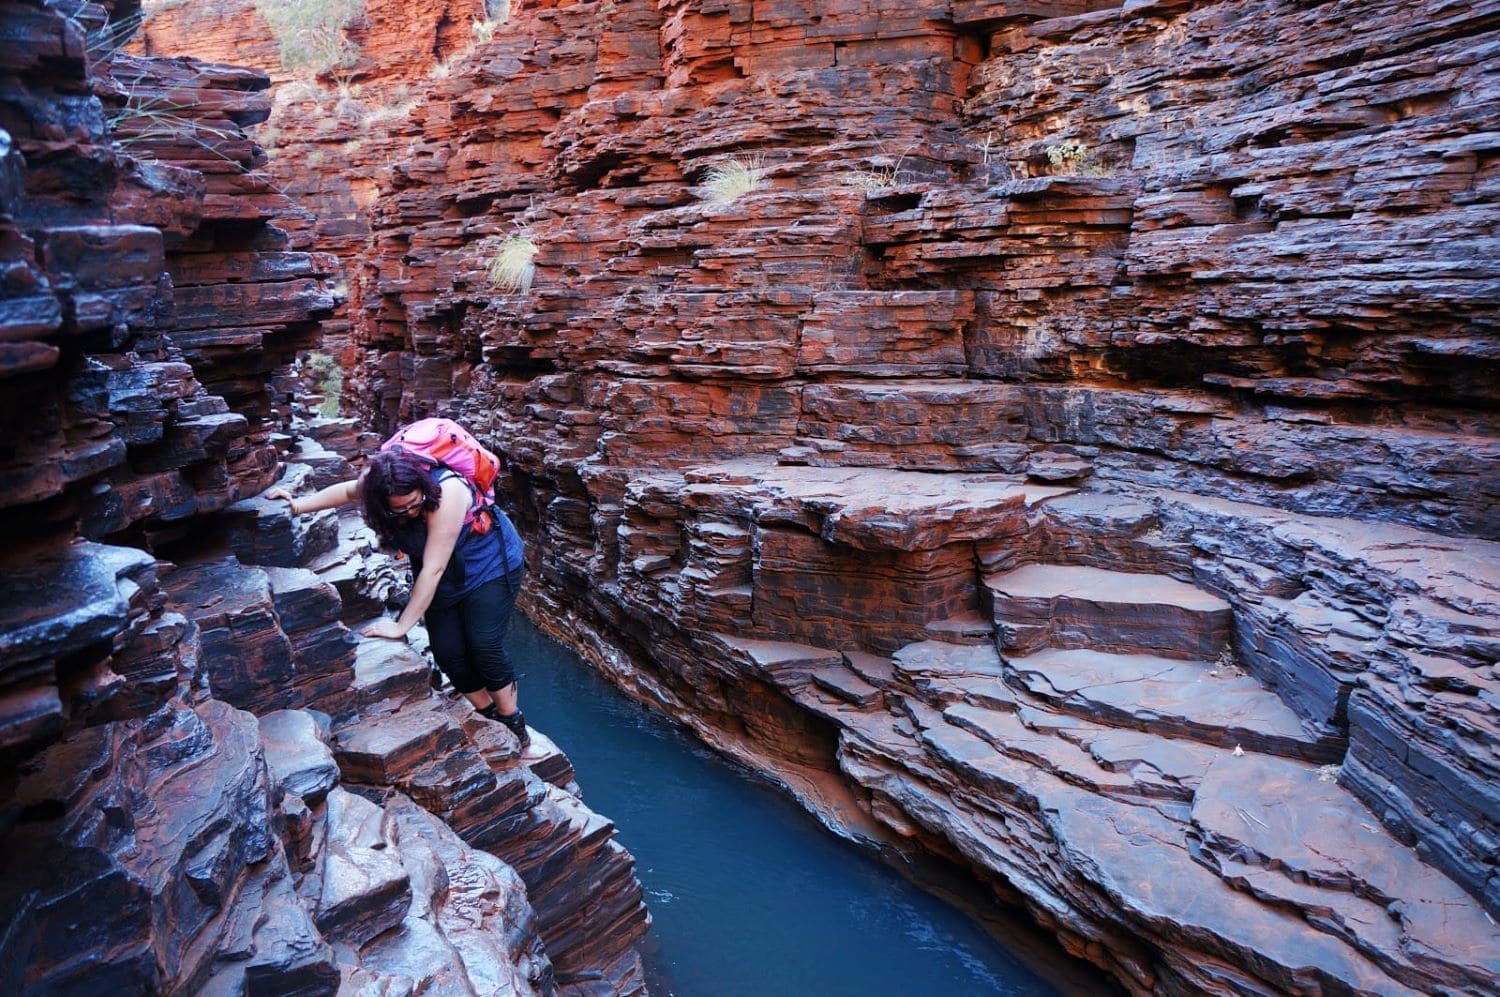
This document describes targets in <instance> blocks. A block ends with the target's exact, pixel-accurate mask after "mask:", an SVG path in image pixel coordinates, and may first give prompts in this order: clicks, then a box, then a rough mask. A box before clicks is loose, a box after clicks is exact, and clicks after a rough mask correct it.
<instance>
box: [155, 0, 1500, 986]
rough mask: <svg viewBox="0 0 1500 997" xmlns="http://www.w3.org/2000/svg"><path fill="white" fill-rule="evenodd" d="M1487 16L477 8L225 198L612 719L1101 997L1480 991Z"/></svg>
mask: <svg viewBox="0 0 1500 997" xmlns="http://www.w3.org/2000/svg"><path fill="white" fill-rule="evenodd" d="M371 9H375V8H374V7H373V6H372V8H371ZM424 16H425V15H424ZM1496 18H1497V14H1496V11H1495V10H1494V9H1493V8H1492V6H1491V5H1488V4H1485V3H1436V2H1434V3H1421V4H1416V5H1412V4H1399V3H1394V2H1383V0H1363V2H1346V3H1340V2H1332V3H1300V2H1288V0H1235V2H1220V3H1201V4H1194V3H1178V2H1161V3H1158V2H1150V0H1146V2H1139V3H1130V4H1126V5H1124V6H1123V7H1122V6H1116V5H1113V4H1109V3H1105V2H1088V0H1080V2H1076V3H1074V2H1058V3H1010V2H972V3H971V2H952V3H941V4H931V5H926V6H921V7H917V8H913V7H911V6H910V5H908V6H905V7H902V6H900V5H895V4H885V3H873V2H868V0H851V2H848V3H833V4H828V3H820V4H805V3H795V2H792V3H756V2H750V0H744V2H724V3H718V2H715V3H701V2H696V0H661V2H657V3H651V2H646V0H640V2H633V0H626V2H606V3H593V2H573V3H570V2H559V3H550V2H536V3H530V2H521V3H517V4H514V5H513V10H512V12H511V16H510V19H509V20H508V21H507V22H506V23H505V24H504V25H502V26H501V27H500V28H499V29H498V30H497V31H496V32H495V33H494V36H493V38H491V39H490V40H488V41H485V42H482V43H480V44H477V45H475V46H474V47H473V48H472V49H471V50H469V51H466V52H465V51H461V52H460V53H459V54H458V57H457V58H456V59H453V60H451V61H445V62H443V63H442V64H441V65H440V66H439V65H438V63H437V59H436V58H434V60H433V63H432V69H431V70H430V71H429V76H430V78H429V81H428V82H426V83H422V84H419V86H418V89H417V91H415V92H414V93H412V94H411V95H410V96H411V97H413V98H414V102H413V103H411V104H410V105H406V104H404V103H403V105H402V114H401V115H400V117H399V120H397V121H396V122H395V123H394V124H392V125H391V126H390V128H389V131H384V132H382V133H381V134H382V136H384V137H382V138H381V139H379V140H378V141H375V142H373V143H371V144H368V145H361V146H360V147H358V148H357V149H351V148H349V147H347V146H346V147H345V151H346V152H347V153H348V160H349V161H350V163H351V164H352V166H353V167H354V168H353V169H352V170H350V171H340V172H339V174H338V176H336V177H335V176H332V175H331V171H330V170H329V168H328V158H327V153H328V151H329V148H330V146H329V142H330V140H329V139H328V138H327V137H326V136H327V135H340V132H339V130H338V128H334V129H331V130H330V129H328V127H327V125H326V122H327V121H328V120H330V117H331V116H330V115H329V114H324V115H323V116H322V118H321V119H320V120H316V121H314V120H304V121H303V122H302V123H301V124H297V123H296V122H295V120H294V118H293V117H290V116H289V117H283V118H282V119H281V121H282V122H283V123H287V122H291V123H292V125H291V127H290V128H287V129H286V131H285V132H284V136H285V141H284V144H283V146H282V150H281V153H280V155H279V156H278V158H277V160H276V163H275V169H276V170H277V171H280V172H282V174H283V175H285V176H288V177H293V176H296V177H303V178H306V177H311V176H314V175H316V176H318V177H319V178H320V179H318V180H308V179H304V180H302V181H300V182H305V183H317V184H322V185H325V187H327V188H328V189H330V190H331V189H335V188H338V189H342V188H340V187H339V185H343V184H347V185H348V187H349V190H350V191H356V190H358V191H362V192H363V193H362V194H360V195H359V196H350V197H349V198H348V200H347V204H348V205H351V206H352V207H353V208H354V209H355V210H354V218H355V220H354V221H353V222H352V223H351V225H350V226H349V227H348V228H347V230H346V233H345V234H340V235H338V236H334V235H333V234H332V233H330V234H329V239H330V241H329V242H328V245H330V246H333V245H335V241H334V240H335V239H345V240H346V241H344V242H340V243H337V245H338V246H339V247H340V248H341V250H342V251H345V252H347V249H343V247H347V246H348V245H350V244H351V243H353V242H358V241H359V238H363V233H364V231H365V229H366V228H368V231H369V232H370V235H369V241H368V244H367V245H366V246H365V247H364V248H362V249H360V250H359V251H358V252H357V253H356V255H355V258H354V260H353V261H352V265H353V266H354V267H355V269H354V271H353V279H352V280H351V286H350V301H351V309H352V310H351V312H350V323H351V325H352V329H351V332H350V336H351V338H350V339H349V340H347V341H348V342H350V343H352V346H350V347H349V348H347V349H346V350H345V353H344V357H345V359H346V361H348V362H349V370H348V374H349V377H350V380H351V382H352V391H351V393H350V396H349V397H350V403H349V404H350V405H351V411H357V412H359V413H360V414H362V415H366V416H368V417H369V418H370V420H371V421H372V423H373V425H374V426H375V427H376V428H380V429H388V428H390V427H392V426H393V425H394V424H396V423H397V422H399V421H401V420H404V419H407V418H411V417H413V416H417V415H426V414H430V413H432V412H435V411H441V412H444V413H449V414H453V415H455V416H458V417H460V418H462V419H464V420H466V421H467V422H469V423H470V424H471V425H472V426H473V427H474V428H475V429H476V430H478V431H480V432H481V434H482V435H484V436H486V437H487V438H488V439H489V440H490V441H491V442H493V443H494V444H495V445H496V448H497V449H499V450H502V451H503V452H505V453H506V454H507V457H508V459H509V464H510V479H509V480H508V482H507V485H508V493H509V494H510V496H511V501H512V502H513V511H514V513H515V518H516V519H517V521H518V522H519V523H520V524H521V525H522V526H523V528H524V530H525V532H526V533H527V536H528V539H529V540H530V541H531V550H532V552H533V555H532V556H533V560H534V564H535V567H536V568H537V569H538V570H537V572H536V573H537V575H538V576H539V577H540V578H541V579H542V580H543V583H544V587H543V588H541V589H540V590H539V594H538V595H537V596H536V598H535V600H534V602H533V604H532V606H531V609H532V611H533V613H534V615H536V616H537V617H538V618H540V619H541V620H543V621H544V622H546V623H548V624H549V625H550V626H551V627H552V628H553V629H554V630H555V631H556V632H557V633H559V635H561V636H564V637H566V638H568V639H571V640H573V641H574V642H575V643H576V644H579V645H581V647H582V649H583V650H585V652H586V653H588V654H589V655H590V656H591V657H592V658H593V659H594V660H595V661H596V662H597V663H598V664H599V665H600V667H601V668H603V669H605V670H606V671H608V672H609V673H610V674H611V675H612V676H613V677H614V678H615V679H616V681H618V682H619V683H620V684H621V685H622V686H624V687H625V688H627V689H630V690H631V691H633V692H634V693H635V694H637V695H639V696H641V697H642V698H645V699H648V700H650V701H652V702H654V703H656V704H657V705H659V706H661V707H663V708H664V709H666V710H668V711H669V712H671V713H673V714H674V715H675V716H677V717H679V718H680V719H682V720H683V721H684V722H685V723H688V724H690V725H692V726H693V727H694V728H695V729H697V730H698V731H699V732H700V733H701V734H702V735H703V736H704V738H705V739H706V740H708V741H710V742H711V743H714V744H716V745H717V746H719V747H720V748H721V749H722V750H724V751H726V752H729V753H731V754H734V755H736V756H738V757H741V758H743V759H745V760H747V761H750V762H751V763H753V764H756V765H758V766H759V767H761V768H762V769H764V770H766V771H768V772H771V773H773V774H775V775H776V776H777V777H778V778H780V779H782V780H783V782H784V783H785V784H786V785H788V786H789V787H790V788H791V789H793V791H794V792H796V793H798V795H799V796H801V798H802V799H803V800H804V801H805V802H806V803H807V804H808V805H809V806H810V807H811V808H813V809H814V810H816V811H818V812H819V813H820V814H821V815H822V816H823V817H824V818H825V819H826V820H828V821H829V822H830V823H832V824H837V825H839V826H841V827H843V828H844V829H845V830H846V831H847V832H848V833H850V834H852V835H856V836H861V837H864V838H866V839H867V840H869V841H871V842H872V843H874V844H877V845H880V846H882V847H886V848H891V849H895V850H897V851H901V852H904V853H906V854H907V855H909V856H913V857H919V856H921V855H923V854H937V855H940V856H943V857H944V858H947V859H952V860H954V861H958V862H960V863H963V864H965V865H967V866H969V867H970V868H972V869H973V870H974V871H975V872H976V874H977V875H978V876H980V877H981V878H982V879H983V881H985V882H986V883H988V884H989V885H991V886H992V887H993V889H994V890H995V892H996V894H997V896H999V897H1002V898H1004V899H1006V900H1008V901H1013V902H1019V903H1022V904H1024V905H1025V906H1027V908H1028V909H1029V910H1030V911H1031V912H1032V913H1033V915H1034V916H1035V917H1036V918H1037V919H1038V920H1039V921H1041V922H1042V923H1044V924H1046V925H1048V926H1050V927H1052V928H1053V929H1055V930H1056V931H1057V933H1058V934H1059V937H1061V938H1062V939H1063V940H1064V942H1065V943H1066V944H1067V945H1068V946H1069V947H1070V948H1071V949H1072V950H1074V951H1075V952H1077V953H1079V954H1081V955H1083V956H1085V957H1086V958H1089V959H1090V960H1092V961H1094V962H1096V963H1097V964H1099V965H1101V966H1103V967H1105V968H1106V969H1108V970H1109V971H1110V972H1112V973H1113V974H1115V975H1116V977H1117V978H1119V979H1120V980H1121V981H1122V982H1123V983H1125V984H1126V985H1127V986H1128V987H1130V988H1131V989H1133V990H1139V991H1153V990H1154V991H1162V992H1190V991H1193V992H1196V991H1201V990H1212V991H1221V992H1267V991H1321V990H1331V991H1339V992H1343V991H1354V992H1399V991H1401V990H1403V989H1406V988H1412V989H1417V990H1422V991H1427V992H1445V991H1467V992H1485V991H1486V990H1487V989H1491V988H1492V987H1493V982H1494V980H1495V978H1496V975H1497V967H1500V964H1497V962H1496V952H1497V939H1496V936H1495V932H1494V927H1493V923H1492V922H1490V920H1489V915H1493V914H1494V913H1496V912H1497V911H1500V907H1497V903H1500V899H1497V898H1500V894H1497V892H1496V889H1497V887H1496V883H1497V878H1496V874H1497V868H1496V865H1497V847H1500V800H1497V799H1496V797H1495V793H1494V785H1495V779H1494V777H1495V773H1494V771H1493V769H1494V764H1493V762H1494V758H1493V756H1494V753H1495V745H1496V743H1497V742H1496V733H1497V732H1496V729H1495V724H1494V717H1493V711H1492V710H1491V709H1490V708H1489V704H1490V702H1491V701H1492V699H1493V695H1494V684H1495V682H1496V672H1495V668H1496V664H1497V660H1500V633H1497V630H1496V626H1495V620H1496V619H1497V618H1500V574H1497V567H1496V565H1497V563H1500V548H1497V546H1496V544H1495V542H1494V541H1495V539H1496V538H1497V536H1500V522H1497V520H1496V518H1495V510H1496V508H1497V507H1500V505H1497V503H1496V491H1497V485H1496V483H1497V481H1500V474H1497V464H1500V445H1497V435H1496V431H1495V423H1494V418H1495V416H1494V413H1495V403H1496V397H1495V393H1494V390H1495V389H1494V385H1495V384H1496V383H1500V380H1497V378H1496V376H1495V375H1496V366H1497V360H1500V353H1497V349H1496V344H1497V341H1500V337H1497V331H1496V329H1495V325H1494V316H1495V314H1496V308H1495V306H1496V303H1497V298H1500V273H1497V270H1496V267H1495V263H1494V260H1495V258H1496V254H1495V253H1494V252H1493V251H1492V250H1493V247H1494V244H1495V240H1496V232H1497V221H1500V208H1497V203H1496V186H1495V182H1494V181H1495V176H1496V170H1497V165H1496V164H1497V148H1500V145H1497V142H1496V138H1495V134H1496V131H1497V129H1496V124H1497V114H1500V100H1497V82H1496V77H1495V68H1494V60H1493V59H1492V58H1490V53H1491V51H1492V50H1493V48H1494V45H1495V43H1496V40H1497V24H1500V22H1497V19H1496ZM241 23H243V22H241ZM424 23H425V22H424ZM236 30H240V29H236ZM148 31H149V28H148ZM374 51H375V50H374V49H372V50H371V52H372V53H373V52H374ZM445 57H446V52H445ZM360 71H361V72H365V73H367V74H368V77H369V78H370V79H372V80H373V79H379V78H381V77H382V76H384V75H388V76H391V77H397V76H400V77H402V78H405V79H410V80H413V81H415V80H416V79H417V74H416V73H414V72H412V70H411V68H410V67H409V68H407V69H403V70H396V69H393V68H381V64H380V60H379V58H378V56H377V55H375V54H371V55H370V56H369V61H368V64H366V65H364V66H363V67H362V69H361V70H360ZM312 106H322V107H326V108H330V109H331V110H333V111H336V110H337V105H336V104H334V103H333V102H332V101H331V100H325V102H324V103H323V104H321V105H312ZM283 127H285V124H284V125H283ZM339 127H343V126H339ZM345 132H346V133H347V134H348V136H349V138H348V140H352V139H353V137H354V136H353V132H352V131H350V130H349V129H347V128H345ZM720 167H737V168H738V172H739V174H740V176H741V177H742V178H743V179H744V180H745V181H746V182H745V183H743V184H742V185H741V189H740V190H739V191H738V192H736V191H728V192H725V193H723V194H719V195H716V194H715V191H714V183H713V182H712V181H713V179H714V177H713V174H714V172H715V170H716V169H717V168H720ZM348 233H354V234H355V235H357V236H358V238H346V235H347V234H348ZM507 250H508V251H510V252H511V253H512V254H514V253H515V252H516V251H518V250H519V251H521V252H522V254H523V256H524V257H525V258H526V259H527V260H529V262H530V263H531V264H532V265H533V266H534V272H532V273H530V274H529V276H528V277H527V279H525V280H524V281H510V282H508V283H507V280H506V276H505V273H504V272H503V269H502V268H499V267H497V264H498V263H500V262H503V261H502V254H503V253H505V252H506V251H507ZM522 269H524V268H522ZM519 283H524V284H525V285H526V289H525V290H524V291H521V290H520V288H519V287H517V284H519ZM332 331H333V334H334V335H335V336H336V337H342V336H343V335H344V331H343V330H342V329H337V328H336V329H334V330H332ZM337 341H338V342H345V340H343V339H342V338H339V339H337ZM810 772H821V773H822V775H821V776H812V775H809V773H810ZM827 773H836V774H837V775H838V776H839V778H840V779H841V780H842V787H843V788H842V789H841V790H840V791H839V792H835V793H830V792H829V791H828V789H827V786H828V782H827V779H826V774H827ZM1163 870H1171V872H1170V873H1169V874H1164V873H1163ZM1439 912H1446V913H1441V914H1440V913H1439ZM1486 912H1488V913H1486Z"/></svg>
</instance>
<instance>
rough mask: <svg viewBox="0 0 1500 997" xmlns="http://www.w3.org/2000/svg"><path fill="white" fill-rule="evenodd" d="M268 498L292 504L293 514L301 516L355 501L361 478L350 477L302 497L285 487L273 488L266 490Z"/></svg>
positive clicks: (357, 496)
mask: <svg viewBox="0 0 1500 997" xmlns="http://www.w3.org/2000/svg"><path fill="white" fill-rule="evenodd" d="M266 498H268V499H281V500H282V501H284V502H287V503H288V504H290V506H291V509H292V515H293V516H300V515H302V514H304V513H308V512H317V511H318V510H319V509H332V508H334V507H336V506H341V505H348V504H349V503H350V502H353V501H354V500H355V499H357V498H359V479H358V478H350V479H349V480H348V481H340V482H337V483H335V484H332V485H329V486H328V487H327V488H320V489H318V490H317V491H315V492H313V493H312V494H311V495H304V496H303V497H301V498H296V497H294V496H293V495H292V493H291V492H289V491H287V490H286V489H285V488H272V489H271V490H269V491H268V492H266Z"/></svg>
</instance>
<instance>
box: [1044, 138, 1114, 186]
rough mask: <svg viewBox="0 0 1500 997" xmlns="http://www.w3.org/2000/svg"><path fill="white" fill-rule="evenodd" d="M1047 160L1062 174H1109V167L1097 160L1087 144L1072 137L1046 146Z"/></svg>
mask: <svg viewBox="0 0 1500 997" xmlns="http://www.w3.org/2000/svg"><path fill="white" fill-rule="evenodd" d="M1047 162H1049V163H1051V164H1052V168H1053V169H1054V170H1056V171H1057V172H1058V173H1060V174H1062V175H1063V176H1070V177H1079V176H1081V177H1106V176H1109V167H1107V166H1105V165H1104V164H1103V163H1101V162H1099V160H1098V159H1097V158H1096V157H1095V156H1094V154H1093V153H1092V152H1091V151H1089V147H1088V146H1086V145H1084V144H1083V143H1082V142H1076V141H1074V140H1072V139H1068V140H1066V141H1063V142H1059V143H1057V144H1056V145H1049V146H1047Z"/></svg>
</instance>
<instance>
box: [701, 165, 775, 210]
mask: <svg viewBox="0 0 1500 997" xmlns="http://www.w3.org/2000/svg"><path fill="white" fill-rule="evenodd" d="M765 176H766V168H765V165H764V163H763V162H762V160H761V158H760V157H759V156H732V157H730V158H729V159H726V160H725V161H724V162H722V163H717V164H715V165H714V166H712V167H710V168H709V170H708V173H706V174H705V175H704V177H703V183H702V192H701V193H700V194H699V196H700V197H702V198H703V199H704V200H705V201H707V202H709V203H710V204H728V203H729V202H730V201H733V200H734V199H736V198H738V197H740V196H741V195H744V194H748V193H750V192H751V191H752V190H756V189H758V188H759V187H760V186H761V185H762V184H763V182H764V181H765Z"/></svg>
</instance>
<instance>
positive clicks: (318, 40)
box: [255, 0, 364, 77]
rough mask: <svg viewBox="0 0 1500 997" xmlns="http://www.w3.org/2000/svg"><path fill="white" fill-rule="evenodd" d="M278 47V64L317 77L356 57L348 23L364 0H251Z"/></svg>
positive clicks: (345, 65)
mask: <svg viewBox="0 0 1500 997" xmlns="http://www.w3.org/2000/svg"><path fill="white" fill-rule="evenodd" d="M255 9H256V10H257V11H259V12H260V16H261V17H263V18H264V19H265V21H266V24H267V25H269V26H270V28H271V34H272V35H274V36H275V38H276V44H277V45H278V46H279V47H280V50H281V65H282V66H283V67H284V68H285V69H287V70H289V71H292V72H306V73H307V74H309V75H311V76H314V77H317V76H320V75H322V74H323V73H328V72H332V71H333V70H335V69H347V68H349V67H350V66H353V65H354V63H355V62H357V61H358V60H359V46H357V45H355V44H354V42H353V41H352V40H351V39H350V38H349V36H348V34H347V32H348V29H349V25H350V24H351V23H352V22H353V21H354V19H355V18H356V17H358V16H359V15H360V14H361V13H363V12H364V0H255Z"/></svg>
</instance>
